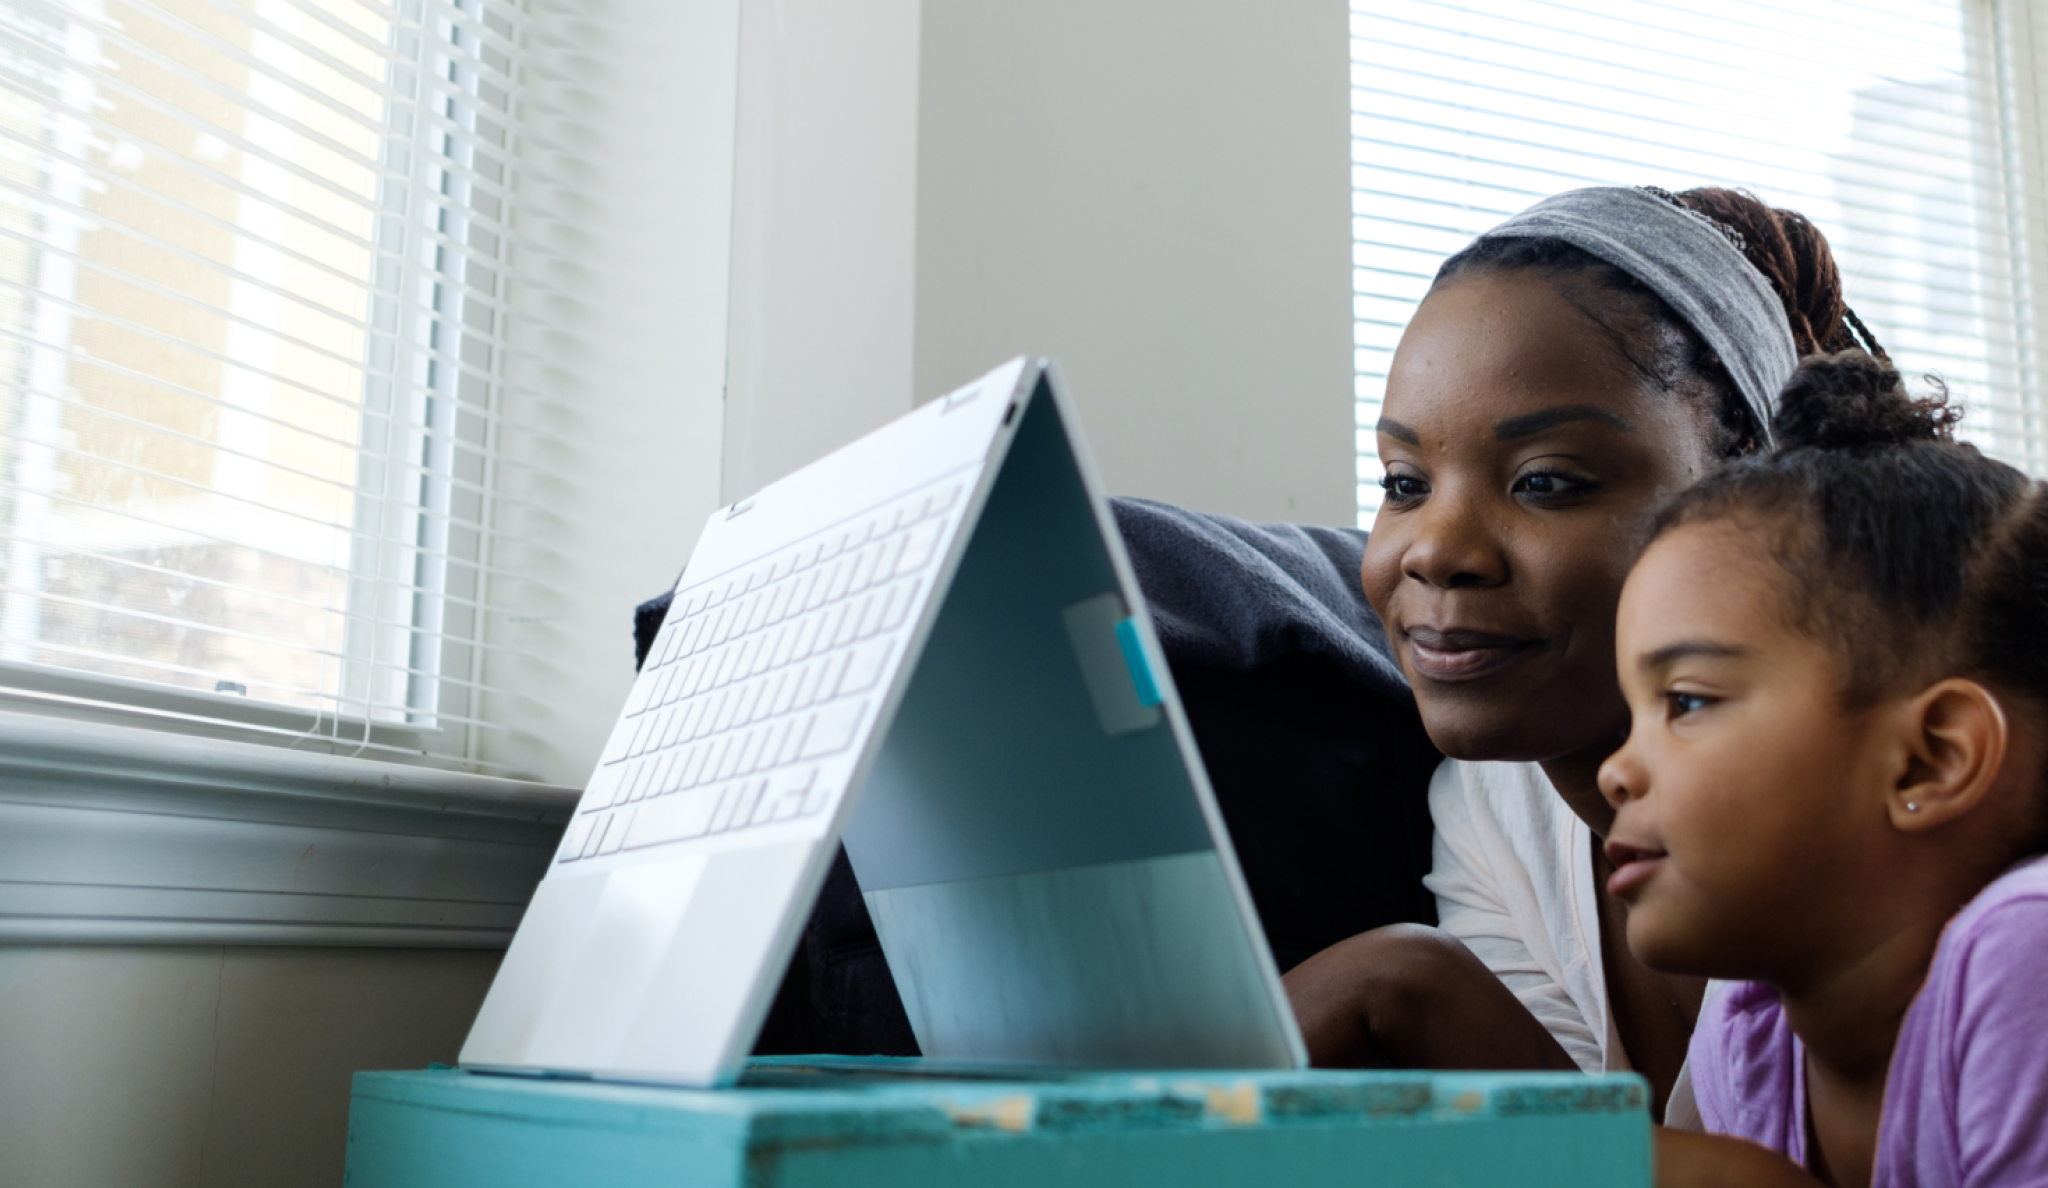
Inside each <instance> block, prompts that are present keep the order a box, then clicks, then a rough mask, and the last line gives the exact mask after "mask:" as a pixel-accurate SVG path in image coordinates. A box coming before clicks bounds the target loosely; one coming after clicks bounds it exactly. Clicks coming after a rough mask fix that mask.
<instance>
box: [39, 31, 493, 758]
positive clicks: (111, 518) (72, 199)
mask: <svg viewBox="0 0 2048 1188" xmlns="http://www.w3.org/2000/svg"><path fill="white" fill-rule="evenodd" d="M0 18H4V19H0V426H4V433H5V436H4V453H0V575H4V582H0V698H8V699H13V700H16V701H20V700H24V699H26V700H29V701H32V702H35V703H36V704H38V705H40V706H44V707H49V706H74V707H79V708H81V710H90V711H92V712H95V713H114V714H127V715H144V716H147V717H150V718H153V719H162V720H170V721H172V722H175V723H179V724H181V725H183V726H189V727H193V728H202V727H203V728H207V729H213V728H219V730H223V731H227V732H229V733H231V734H233V735H235V736H237V737H241V736H256V737H268V738H274V739H277V740H279V741H285V742H291V743H294V744H297V745H304V744H305V743H307V742H314V743H318V742H322V741H324V742H326V743H327V744H329V745H330V746H333V747H346V748H349V749H352V750H360V751H362V752H364V753H367V754H371V755H378V756H387V757H388V756H396V755H413V756H426V757H430V758H433V759H437V760H440V761H443V762H445V763H448V764H453V765H459V766H469V767H488V766H489V765H488V764H483V763H480V762H479V759H478V757H479V755H480V754H481V751H480V735H481V733H482V732H483V731H484V730H485V729H487V728H488V726H489V724H488V723H487V722H485V721H484V720H483V718H482V716H481V715H480V714H479V713H478V712H477V706H478V705H479V704H480V701H481V696H482V694H483V693H484V692H485V690H484V689H483V687H482V674H483V672H484V671H485V668H486V666H485V664H484V657H485V653H486V651H487V649H488V638H487V632H486V631H485V630H484V617H485V612H486V611H487V608H488V606H489V604H490V598H491V591H492V585H493V582H494V581H496V580H499V579H500V577H501V575H499V574H498V573H497V571H495V570H494V568H493V544H494V540H493V531H492V524H493V516H494V510H495V509H497V508H498V507H499V506H500V505H501V504H502V502H503V501H504V500H506V499H509V498H516V491H517V488H518V485H519V484H517V483H516V482H513V481H508V476H507V475H505V474H503V473H501V471H502V470H503V468H504V466H505V465H506V464H505V463H503V462H502V460H501V459H499V458H498V457H497V456H496V453H495V447H494V443H495V442H496V440H497V437H498V435H499V434H500V432H501V431H502V429H503V423H502V418H503V417H504V416H505V415H506V413H505V410H504V408H503V407H502V404H503V402H502V401H501V400H500V391H499V389H500V386H501V385H500V381H499V378H498V377H499V376H500V374H501V367H502V355H503V344H504V336H505V333H506V326H505V315H504V311H505V308H506V302H507V292H506V288H507V278H506V275H505V265H506V254H507V251H508V248H509V237H508V227H509V225H510V221H511V219H512V217H513V213H514V205H515V199H514V189H515V186H514V182H515V178H514V162H515V160H516V157H517V146H518V140H519V127H518V123H517V118H518V112H519V102H518V95H519V85H518V76H519V68H520V63H521V53H522V51H521V44H522V28H523V24H522V23H523V17H522V14H521V10H520V9H519V8H518V7H517V6H516V5H515V4H513V3H509V2H503V0H392V2H387V0H0ZM514 477H516V476H514Z"/></svg>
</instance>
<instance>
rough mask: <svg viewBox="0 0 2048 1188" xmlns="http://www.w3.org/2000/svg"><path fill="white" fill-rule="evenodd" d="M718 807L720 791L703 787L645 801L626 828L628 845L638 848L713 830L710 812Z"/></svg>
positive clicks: (680, 839)
mask: <svg viewBox="0 0 2048 1188" xmlns="http://www.w3.org/2000/svg"><path fill="white" fill-rule="evenodd" d="M717 807H718V791H717V789H715V788H700V789H698V790H697V791H695V792H686V793H684V794H683V795H681V796H670V797H666V798H664V799H661V800H657V801H655V802H654V803H653V804H648V805H642V806H641V808H640V811H639V813H638V814H637V815H636V816H634V818H633V823H632V825H631V826H630V827H629V828H628V829H627V830H626V844H625V848H626V849H628V850H637V849H639V848H640V847H642V846H658V845H661V844H662V843H663V842H675V841H688V840H689V839H691V838H693V837H702V836H704V835H705V834H706V833H709V832H710V831H711V813H712V810H713V809H716V808H717Z"/></svg>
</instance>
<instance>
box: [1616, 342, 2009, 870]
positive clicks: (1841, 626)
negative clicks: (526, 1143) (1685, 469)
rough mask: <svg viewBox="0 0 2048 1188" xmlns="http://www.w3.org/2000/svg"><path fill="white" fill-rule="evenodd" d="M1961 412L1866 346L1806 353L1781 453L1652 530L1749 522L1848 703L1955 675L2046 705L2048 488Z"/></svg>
mask: <svg viewBox="0 0 2048 1188" xmlns="http://www.w3.org/2000/svg"><path fill="white" fill-rule="evenodd" d="M1959 416H1960V414H1959V413H1958V412H1957V411H1956V410H1955V409H1954V408H1952V407H1951V406H1950V405H1949V403H1948V400H1947V397H1946V394H1945V393H1944V392H1942V391H1941V390H1939V388H1938V387H1937V390H1936V392H1935V394H1934V395H1933V396H1931V397H1927V398H1923V399H1915V398H1913V397H1912V396H1910V395H1909V394H1908V393H1907V392H1906V389H1905V386H1904V385H1903V384H1902V383H1901V382H1900V379H1899V373H1898V372H1897V371H1896V370H1895V369H1893V367H1892V366H1891V364H1890V363H1888V362H1886V361H1884V360H1881V359H1877V358H1874V357H1872V356H1870V355H1868V354H1865V353H1864V352H1862V351H1860V350H1849V351H1841V352H1838V353H1835V354H1831V355H1817V356H1813V357H1811V358H1809V359H1807V360H1806V361H1805V362H1803V363H1802V364H1800V367H1799V370H1798V371H1796V372H1795V373H1794V374H1793V376H1792V378H1791V380H1790V381H1789V382H1787V384H1786V386H1785V389H1784V393H1783V395H1782V397H1781V401H1780V404H1779V408H1778V411H1777V413H1776V415H1775V416H1773V418H1772V421H1771V428H1772V431H1773V432H1774V434H1775V435H1776V437H1777V446H1776V448H1775V449H1773V450H1772V451H1771V452H1769V453H1767V454H1759V455H1754V456H1751V457H1747V458H1742V459H1739V460H1736V461H1733V462H1730V463H1728V464H1727V465H1725V466H1723V467H1721V468H1720V469H1719V470H1717V471H1715V472H1714V473H1713V474H1711V475H1709V476H1708V477H1707V478H1705V479H1703V480H1701V481H1700V482H1699V483H1698V484H1696V485H1694V486H1693V487H1691V488H1688V489H1687V490H1685V491H1684V492H1681V493H1680V494H1679V495H1677V496H1676V497H1674V498H1673V499H1672V500H1671V501H1670V502H1669V503H1667V504H1666V505H1665V506H1664V507H1663V509H1662V510H1661V511H1660V513H1659V515H1658V518H1657V521H1656V527H1655V530H1654V533H1653V536H1652V539H1655V537H1656V536H1661V535H1663V534H1664V533H1667V532H1670V531H1672V530H1674V529H1676V528H1679V527H1683V526H1686V525H1694V524H1707V523H1716V522H1732V523H1734V524H1736V525H1738V526H1740V527H1741V528H1743V529H1744V530H1745V531H1747V532H1751V533H1753V534H1754V538H1755V539H1756V541H1757V543H1758V547H1759V548H1760V549H1762V550H1765V551H1767V553H1768V554H1769V555H1770V557H1771V559H1772V560H1773V561H1774V562H1775V563H1776V565H1777V567H1778V568H1779V569H1780V570H1781V571H1782V573H1783V577H1784V580H1783V582H1782V584H1781V588H1782V590H1783V593H1784V595H1785V607H1786V611H1787V614H1788V616H1789V617H1790V619H1791V622H1792V625H1793V626H1794V627H1795V628H1796V629H1799V630H1802V631H1805V632H1808V633H1811V634H1813V635H1815V636H1816V637H1818V638H1820V639H1822V640H1823V641H1825V642H1826V643H1827V644H1828V645H1829V647H1830V649H1831V650H1832V651H1834V652H1835V654H1836V655H1838V656H1841V657H1842V658H1843V659H1844V661H1845V664H1844V674H1843V675H1844V681H1843V696H1844V699H1845V701H1846V702H1847V703H1849V704H1852V705H1855V704H1868V703H1869V702H1870V701H1872V700H1875V699H1876V698H1878V697H1880V696H1883V695H1884V694H1886V693H1887V692H1890V691H1893V690H1895V689H1897V688H1899V686H1900V685H1901V683H1902V682H1906V681H1921V680H1934V679H1939V678H1940V677H1942V676H1948V675H1953V676H1965V677H1969V678H1971V679H1974V680H1979V681H1982V682H1983V683H1984V684H1985V685H1986V686H1988V687H1990V688H1991V689H1993V690H1994V691H1995V692H1997V693H1999V694H2000V695H2001V696H2003V697H2006V698H2012V697H2017V698H2019V699H2021V700H2022V701H2023V702H2024V703H2025V704H2026V705H2027V706H2028V707H2029V708H2030V709H2031V710H2032V711H2033V712H2034V713H2035V714H2037V715H2038V714H2042V713H2043V712H2044V711H2048V499H2044V498H2043V497H2042V494H2041V484H2039V483H2036V482H2033V481H2031V480H2029V479H2028V478H2027V477H2026V476H2025V475H2023V474H2021V473H2020V472H2019V471H2017V470H2015V469H2013V468H2012V467H2010V466H2007V465H2006V464H2004V463H2002V462H1997V461H1993V460H1992V459H1990V458H1987V457H1985V456H1984V455H1983V454H1981V453H1979V452H1978V450H1977V448H1976V447H1975V446H1972V445H1969V444H1967V443H1964V442H1958V441H1956V440H1954V437H1953V432H1952V429H1953V426H1954V425H1955V423H1956V421H1957V419H1958V418H1959ZM2037 819H2044V820H2048V817H2037ZM2037 841H2038V839H2034V840H2030V841H2029V842H2028V845H2027V847H2026V849H2027V851H2028V852H2031V851H2032V850H2034V849H2038V848H2040V847H2039V845H2038V844H2037Z"/></svg>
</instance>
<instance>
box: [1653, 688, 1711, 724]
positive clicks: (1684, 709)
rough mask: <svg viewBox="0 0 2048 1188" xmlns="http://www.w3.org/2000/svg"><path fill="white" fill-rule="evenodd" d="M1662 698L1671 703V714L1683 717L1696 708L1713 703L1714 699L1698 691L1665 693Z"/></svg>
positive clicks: (1675, 716)
mask: <svg viewBox="0 0 2048 1188" xmlns="http://www.w3.org/2000/svg"><path fill="white" fill-rule="evenodd" d="M1664 699H1665V700H1666V701H1668V702H1670V703H1671V716H1672V717H1674V718H1683V717H1684V716H1686V715H1687V714H1690V713H1693V712H1695V711H1697V710H1703V709H1705V708H1707V707H1708V706H1710V705H1712V704H1714V699H1713V698H1711V697H1707V696H1704V695H1702V694H1699V693H1676V692H1674V693H1666V694H1665V695H1664Z"/></svg>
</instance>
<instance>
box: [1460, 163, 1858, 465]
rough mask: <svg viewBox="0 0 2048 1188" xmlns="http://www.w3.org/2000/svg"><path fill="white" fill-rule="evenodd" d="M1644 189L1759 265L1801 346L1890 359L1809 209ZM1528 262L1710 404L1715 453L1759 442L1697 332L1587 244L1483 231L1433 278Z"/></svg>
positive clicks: (1635, 353)
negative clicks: (1850, 296)
mask: <svg viewBox="0 0 2048 1188" xmlns="http://www.w3.org/2000/svg"><path fill="white" fill-rule="evenodd" d="M1644 190H1645V191H1646V192H1648V193H1650V194H1654V195H1656V196H1657V197H1659V198H1662V199H1664V200H1665V201H1666V202H1669V203H1671V204H1672V205H1674V206H1676V207H1678V208H1680V209H1681V210H1685V211H1687V212H1689V213H1691V214H1693V215H1694V216H1695V217H1697V218H1699V219H1701V220H1703V221H1704V222H1706V223H1707V224H1708V225H1710V226H1712V227H1713V228H1714V229H1715V230H1716V231H1719V232H1720V233H1721V234H1722V235H1723V236H1725V237H1726V238H1727V240H1728V242H1729V243H1731V244H1733V245H1734V247H1735V249H1736V250H1737V251H1739V252H1741V253H1742V254H1743V256H1744V258H1746V259H1747V260H1748V261H1749V262H1750V264H1751V265H1753V266H1754V267H1755V268H1756V270H1757V271H1758V272H1760V273H1762V274H1763V277H1764V279H1765V280H1766V281H1768V282H1770V286H1771V288H1772V290H1773V291H1775V292H1776V293H1777V294H1778V299H1779V300H1780V301H1781V302H1783V304H1784V307H1785V319H1786V322H1787V323H1788V324H1789V325H1790V327H1791V330H1792V346H1793V350H1794V351H1795V352H1796V353H1797V354H1799V355H1801V356H1805V355H1810V354H1814V353H1817V352H1826V351H1839V350H1844V349H1847V348H1851V347H1861V348H1862V349H1864V350H1866V351H1868V352H1869V353H1870V354H1871V355H1873V356H1874V357H1876V358H1878V359H1880V360H1882V359H1885V358H1887V356H1886V355H1885V353H1884V348H1883V347H1882V346H1880V345H1878V342H1877V340H1876V339H1875V338H1874V337H1872V336H1871V334H1870V331H1869V330H1868V329H1867V328H1865V327H1864V325H1863V322H1862V320H1861V319H1859V318H1858V317H1857V316H1856V314H1855V312H1854V311H1853V310H1851V309H1850V308H1849V305H1848V302H1847V301H1846V300H1845V299H1844V298H1843V295H1842V276H1841V271H1840V270H1839V269H1838V268H1837V267H1836V265H1835V257H1834V252H1833V251H1832V250H1831V249H1830V248H1829V247H1828V241H1827V237H1826V236H1825V235H1822V234H1821V232H1820V229H1819V228H1818V227H1815V226H1814V225H1813V224H1812V223H1811V222H1810V221H1808V220H1807V218H1806V217H1805V216H1804V215H1801V214H1800V213H1798V212H1797V211H1791V210H1784V209H1780V208H1778V207H1773V206H1769V205H1767V204H1765V203H1764V202H1763V201H1762V200H1761V199H1759V198H1757V197H1756V196H1755V195H1754V194H1750V193H1748V192H1746V191H1743V190H1727V189H1721V188H1719V187H1703V188H1700V189H1695V190H1685V191H1682V192H1680V193H1676V194H1673V193H1671V192H1669V191H1667V190H1661V189H1658V188H1656V187H1654V186H1646V187H1644ZM1523 271H1533V272H1538V273H1542V274H1544V275H1546V276H1549V277H1551V278H1553V279H1554V280H1555V281H1556V282H1558V290H1559V292H1560V294H1561V295H1562V296H1563V297H1564V298H1565V300H1567V301H1569V302H1571V303H1572V304H1573V305H1575V306H1577V307H1578V308H1579V310H1580V311H1581V312H1583V313H1585V314H1586V315H1587V316H1588V317H1590V318H1592V320H1593V321H1594V322H1595V323H1596V324H1597V325H1599V327H1600V328H1601V329H1602V330H1603V331H1605V332H1606V334H1607V336H1608V339H1609V340H1610V341H1611V342H1612V343H1613V344H1614V346H1615V348H1616V349H1617V350H1618V351H1619V352H1620V353H1621V357H1622V358H1623V360H1625V361H1626V362H1627V364H1628V365H1629V367H1630V368H1631V369H1632V370H1633V371H1635V372H1636V374H1637V375H1639V376H1641V377H1642V378H1643V379H1644V380H1646V381H1647V382H1649V383H1650V384H1652V385H1653V386H1655V387H1656V388H1658V389H1659V390H1661V391H1664V392H1668V393H1672V394H1674V395H1677V396H1679V397H1681V398H1683V399H1686V400H1689V401H1692V402H1695V403H1697V404H1699V405H1700V406H1701V407H1702V408H1703V409H1705V410H1706V411H1707V413H1708V414H1709V415H1710V416H1711V418H1712V420H1713V425H1714V442H1713V451H1714V453H1715V455H1716V456H1718V457H1723V458H1733V457H1740V456H1742V455H1744V454H1748V453H1752V452H1754V451H1755V450H1756V449H1757V447H1758V446H1759V445H1761V444H1762V442H1763V431H1762V430H1763V427H1762V426H1760V425H1758V424H1757V423H1756V417H1755V414H1754V413H1752V412H1751V411H1750V408H1749V405H1748V403H1747V402H1746V401H1744V400H1743V398H1742V394H1741V392H1740V391H1739V390H1738V389H1737V388H1736V386H1735V381H1734V380H1733V379H1732V378H1730V376H1729V375H1728V369H1727V368H1726V367H1724V366H1723V365H1722V363H1721V360H1720V359H1719V358H1718V357H1717V356H1716V355H1715V354H1714V352H1713V350H1712V349H1711V348H1709V347H1708V346H1707V344H1706V341H1705V340H1704V339H1702V338H1701V337H1700V335H1699V332H1698V331H1697V330H1695V329H1693V327H1692V325H1691V324H1690V323H1688V322H1687V321H1685V319H1683V318H1681V317H1679V316H1678V312H1677V311H1676V310H1674V309H1672V308H1671V306H1670V304H1669V303H1668V302H1666V301H1665V300H1664V299H1663V298H1662V297H1659V296H1658V295H1657V294H1656V292H1655V291H1654V290H1652V289H1651V288H1650V287H1649V286H1648V285H1645V284H1644V283H1643V282H1641V281H1639V280H1637V279H1636V278H1635V277H1633V276H1630V275H1629V274H1628V273H1626V272H1624V271H1622V270H1621V269H1619V268H1616V267H1615V266H1614V265H1612V264H1609V263H1607V262H1606V261H1605V260H1602V259H1600V258H1599V257H1598V256H1595V255H1593V254H1592V253H1591V252H1588V251H1586V250H1584V249H1583V248H1579V247H1575V246H1573V245H1571V244H1569V243H1566V242H1564V241H1563V240H1559V239H1542V238H1517V239H1485V238H1481V239H1479V240H1477V241H1475V242H1474V243H1473V244H1472V245H1471V246H1470V247H1467V248H1465V249H1464V250H1463V251H1461V252H1458V253H1457V254H1456V255H1453V256H1452V257H1451V258H1449V259H1448V260H1445V261H1444V263H1443V266H1442V267H1441V268H1439V269H1438V270H1437V274H1436V280H1435V282H1434V285H1442V284H1444V283H1445V282H1446V281H1449V280H1451V279H1452V278H1454V277H1457V276H1461V275H1467V274H1480V273H1502V272H1523ZM1434 285H1433V286H1432V287H1434Z"/></svg>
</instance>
